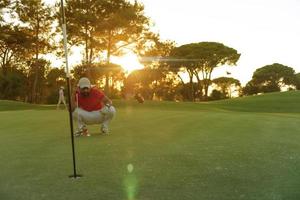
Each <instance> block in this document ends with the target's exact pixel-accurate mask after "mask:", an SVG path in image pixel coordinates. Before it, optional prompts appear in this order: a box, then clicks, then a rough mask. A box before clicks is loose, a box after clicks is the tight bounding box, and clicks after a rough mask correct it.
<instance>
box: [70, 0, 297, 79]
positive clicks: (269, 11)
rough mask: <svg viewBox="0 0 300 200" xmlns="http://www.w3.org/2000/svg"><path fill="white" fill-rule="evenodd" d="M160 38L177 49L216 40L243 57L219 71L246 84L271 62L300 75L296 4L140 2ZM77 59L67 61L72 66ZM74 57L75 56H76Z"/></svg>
mask: <svg viewBox="0 0 300 200" xmlns="http://www.w3.org/2000/svg"><path fill="white" fill-rule="evenodd" d="M139 2H142V3H143V4H144V5H145V14H146V15H147V16H148V17H150V18H151V19H152V21H153V22H154V30H155V31H156V32H158V33H160V36H161V38H162V39H169V40H173V41H175V42H176V43H177V45H178V46H179V45H182V44H187V43H192V42H202V41H214V42H221V43H223V44H225V45H227V46H229V47H232V48H235V49H236V50H237V51H238V52H239V53H241V54H242V55H241V58H240V60H239V62H238V65H237V66H235V67H223V68H220V69H219V70H216V71H214V72H213V77H218V76H224V75H225V74H226V73H225V72H226V71H229V72H231V73H232V76H233V77H235V78H238V79H239V80H240V81H241V82H242V84H245V83H247V82H248V81H249V80H250V79H251V77H252V74H253V72H254V71H255V69H256V68H259V67H263V66H265V65H268V64H273V63H275V62H278V63H281V64H284V65H287V66H289V67H293V68H294V69H295V70H296V72H300V59H299V57H300V20H299V19H300V1H299V0H184V1H182V0H139ZM75 58H76V56H73V57H70V59H72V61H71V63H72V62H76V59H75ZM77 58H78V56H77Z"/></svg>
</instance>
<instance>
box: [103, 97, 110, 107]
mask: <svg viewBox="0 0 300 200" xmlns="http://www.w3.org/2000/svg"><path fill="white" fill-rule="evenodd" d="M102 102H103V103H104V104H109V105H112V101H111V100H110V99H109V98H108V97H107V96H104V98H103V100H102Z"/></svg>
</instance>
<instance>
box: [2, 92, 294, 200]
mask: <svg viewBox="0 0 300 200" xmlns="http://www.w3.org/2000/svg"><path fill="white" fill-rule="evenodd" d="M115 104H116V108H117V116H116V118H115V119H114V121H113V122H112V124H111V135H109V136H101V135H100V134H99V127H98V126H90V127H89V130H90V132H91V134H92V136H91V137H80V138H76V140H75V142H76V153H77V154H76V155H77V166H78V167H77V171H78V173H79V174H83V178H81V179H78V180H72V179H69V178H68V175H70V174H72V172H73V171H72V160H71V145H70V131H69V122H68V113H67V112H66V111H65V110H59V111H57V110H55V106H32V105H28V104H22V103H16V102H10V101H0V110H1V111H0V121H1V129H0V160H1V164H0V166H1V171H0V199H3V200H16V199H18V200H23V199H24V200H53V199H55V200H65V199H70V200H71V199H72V200H77V199H78V200H79V199H80V200H81V199H105V200H106V199H109V200H120V199H123V200H134V199H135V200H167V199H170V200H177V199H178V200H183V199H184V200H187V199H188V200H189V199H197V200H198V199H199V200H202V199H203V200H233V199H247V200H253V199H261V200H275V199H289V200H298V199H300V190H299V186H300V170H299V169H300V126H299V124H300V93H299V92H285V93H273V94H268V95H262V96H255V97H244V98H239V99H233V100H226V101H218V102H210V103H175V102H145V103H144V104H138V103H136V102H126V101H115Z"/></svg>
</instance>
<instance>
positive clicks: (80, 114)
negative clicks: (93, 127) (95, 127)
mask: <svg viewBox="0 0 300 200" xmlns="http://www.w3.org/2000/svg"><path fill="white" fill-rule="evenodd" d="M115 113H116V109H115V108H114V107H113V106H110V107H107V106H104V107H103V108H102V109H101V110H96V111H91V112H89V111H86V110H83V109H81V108H76V109H75V110H74V112H73V117H74V118H75V119H77V121H78V128H79V129H81V128H82V127H84V126H86V125H90V124H102V128H105V129H108V124H109V122H110V121H111V120H112V119H113V117H114V116H115Z"/></svg>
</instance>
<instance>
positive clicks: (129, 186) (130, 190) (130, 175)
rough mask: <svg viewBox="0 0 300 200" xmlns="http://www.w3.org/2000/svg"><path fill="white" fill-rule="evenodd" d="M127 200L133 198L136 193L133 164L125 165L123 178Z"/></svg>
mask: <svg viewBox="0 0 300 200" xmlns="http://www.w3.org/2000/svg"><path fill="white" fill-rule="evenodd" d="M124 186H125V192H126V196H127V200H135V196H136V194H137V178H136V176H135V174H134V166H133V164H128V165H127V174H126V176H125V179H124Z"/></svg>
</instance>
